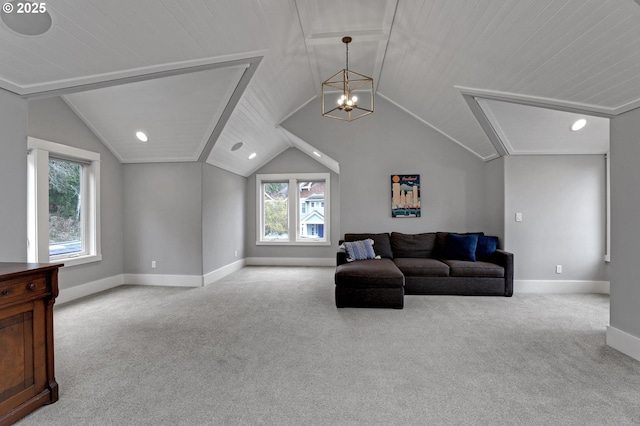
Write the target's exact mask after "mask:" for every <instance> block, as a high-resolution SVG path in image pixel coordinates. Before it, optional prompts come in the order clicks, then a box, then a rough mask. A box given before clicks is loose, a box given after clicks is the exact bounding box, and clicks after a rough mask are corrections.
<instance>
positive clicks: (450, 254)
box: [442, 233, 478, 262]
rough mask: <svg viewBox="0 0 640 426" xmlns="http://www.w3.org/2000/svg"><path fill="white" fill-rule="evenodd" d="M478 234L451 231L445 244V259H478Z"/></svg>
mask: <svg viewBox="0 0 640 426" xmlns="http://www.w3.org/2000/svg"><path fill="white" fill-rule="evenodd" d="M477 246H478V235H475V234H473V235H461V234H454V233H450V234H449V235H447V242H446V243H445V245H444V253H443V254H442V257H443V258H444V259H452V260H469V261H471V262H475V261H476V247H477Z"/></svg>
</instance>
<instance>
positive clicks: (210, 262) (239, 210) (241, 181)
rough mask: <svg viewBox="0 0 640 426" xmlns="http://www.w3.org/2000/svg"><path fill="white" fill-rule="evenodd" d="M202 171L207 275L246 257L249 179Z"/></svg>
mask: <svg viewBox="0 0 640 426" xmlns="http://www.w3.org/2000/svg"><path fill="white" fill-rule="evenodd" d="M203 167H204V169H203V185H202V266H203V271H204V274H207V273H209V272H212V271H215V270H216V269H218V268H221V267H223V266H226V265H229V264H231V263H233V262H235V261H237V260H240V259H242V258H244V257H245V212H246V211H247V207H246V201H247V179H246V178H244V177H242V176H239V175H236V174H233V173H230V172H227V171H225V170H222V169H220V168H218V167H214V166H211V165H209V164H204V165H203ZM236 251H237V253H238V255H237V257H236V256H235V252H236Z"/></svg>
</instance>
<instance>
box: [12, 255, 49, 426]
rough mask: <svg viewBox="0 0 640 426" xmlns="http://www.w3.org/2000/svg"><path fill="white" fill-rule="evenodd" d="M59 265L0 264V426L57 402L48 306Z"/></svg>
mask: <svg viewBox="0 0 640 426" xmlns="http://www.w3.org/2000/svg"><path fill="white" fill-rule="evenodd" d="M61 266H62V265H53V264H43V263H10V262H0V426H8V425H12V424H14V423H15V422H17V421H18V420H20V419H21V418H23V417H24V416H26V415H27V414H29V413H30V412H32V411H33V410H35V409H37V408H38V407H40V406H42V405H44V404H52V403H54V402H56V401H57V400H58V383H57V382H56V378H55V371H54V370H55V367H54V355H53V304H54V302H55V298H56V296H57V295H58V268H59V267H61Z"/></svg>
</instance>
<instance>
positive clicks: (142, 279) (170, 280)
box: [124, 274, 202, 287]
mask: <svg viewBox="0 0 640 426" xmlns="http://www.w3.org/2000/svg"><path fill="white" fill-rule="evenodd" d="M124 283H125V284H132V285H155V286H164V287H202V275H159V274H124Z"/></svg>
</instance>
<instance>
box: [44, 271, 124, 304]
mask: <svg viewBox="0 0 640 426" xmlns="http://www.w3.org/2000/svg"><path fill="white" fill-rule="evenodd" d="M123 284H124V275H123V274H120V275H114V276H112V277H107V278H102V279H100V280H96V281H91V282H88V283H85V284H80V285H77V286H74V287H69V288H61V289H60V292H59V295H58V297H57V298H56V305H60V304H63V303H67V302H71V301H73V300H76V299H80V298H81V297H86V296H91V295H92V294H95V293H100V292H101V291H105V290H109V289H112V288H115V287H119V286H121V285H123Z"/></svg>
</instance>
